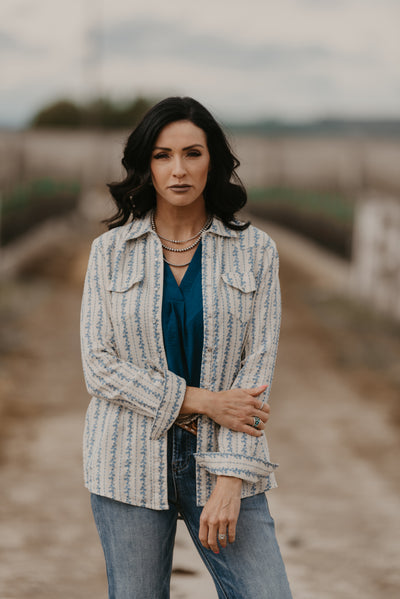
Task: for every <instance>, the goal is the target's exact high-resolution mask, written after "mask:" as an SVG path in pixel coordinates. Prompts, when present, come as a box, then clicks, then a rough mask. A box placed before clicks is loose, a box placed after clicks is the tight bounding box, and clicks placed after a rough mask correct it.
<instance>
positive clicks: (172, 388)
mask: <svg viewBox="0 0 400 599" xmlns="http://www.w3.org/2000/svg"><path fill="white" fill-rule="evenodd" d="M163 374H164V390H163V393H162V398H163V399H162V400H161V403H160V405H159V406H158V408H157V411H156V413H155V415H154V421H153V425H152V427H151V430H150V439H152V440H153V441H154V440H156V439H159V438H160V437H162V436H163V435H164V434H165V433H166V432H167V430H168V429H169V428H171V426H172V425H173V423H174V422H175V420H176V419H177V418H178V416H179V412H180V409H181V405H182V403H183V400H184V398H185V393H186V381H185V379H183V378H182V377H180V376H178V375H177V374H174V373H173V372H171V371H170V370H165V371H164V372H163Z"/></svg>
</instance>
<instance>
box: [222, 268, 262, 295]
mask: <svg viewBox="0 0 400 599" xmlns="http://www.w3.org/2000/svg"><path fill="white" fill-rule="evenodd" d="M222 279H223V280H224V281H225V283H227V284H228V285H230V286H231V287H236V288H237V289H240V291H243V292H244V293H250V292H251V291H255V290H256V280H255V278H254V275H253V273H252V272H236V271H231V272H224V273H222Z"/></svg>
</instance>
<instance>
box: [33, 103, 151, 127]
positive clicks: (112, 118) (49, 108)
mask: <svg viewBox="0 0 400 599" xmlns="http://www.w3.org/2000/svg"><path fill="white" fill-rule="evenodd" d="M154 103H155V100H154V99H149V98H144V97H141V96H139V97H137V98H134V99H133V100H132V101H127V102H114V101H112V100H110V99H109V98H95V99H94V100H91V101H89V102H87V103H79V102H75V101H73V100H71V99H68V98H61V99H59V100H56V101H54V102H51V103H50V104H47V105H46V106H44V107H43V108H41V109H40V110H38V112H37V113H36V114H35V115H34V116H33V118H32V120H31V123H30V126H31V127H34V128H40V127H43V128H44V127H61V128H66V129H84V128H100V129H117V128H124V127H131V126H132V125H135V124H136V123H137V122H138V121H139V120H140V119H141V118H142V116H143V115H144V114H145V112H147V110H148V109H149V108H150V107H151V106H153V104H154Z"/></svg>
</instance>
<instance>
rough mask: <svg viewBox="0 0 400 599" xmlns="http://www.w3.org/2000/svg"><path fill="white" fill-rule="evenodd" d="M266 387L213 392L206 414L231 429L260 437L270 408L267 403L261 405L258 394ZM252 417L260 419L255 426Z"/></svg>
mask: <svg viewBox="0 0 400 599" xmlns="http://www.w3.org/2000/svg"><path fill="white" fill-rule="evenodd" d="M266 388H267V385H262V386H261V387H254V388H252V389H230V390H229V391H219V392H217V393H214V397H213V398H212V399H211V401H210V403H209V406H208V412H207V416H209V417H210V418H212V420H214V421H215V422H218V424H220V425H221V426H225V427H227V428H230V429H232V430H233V431H239V432H241V433H247V434H248V435H252V436H253V437H260V436H261V435H262V434H263V432H262V431H263V429H264V428H265V424H266V422H267V421H268V418H269V412H270V408H269V405H268V404H267V403H265V404H264V405H262V402H261V400H260V399H258V396H259V395H261V393H263V391H265V389H266ZM254 417H256V418H259V419H260V423H259V424H258V426H257V428H256V427H255V426H254Z"/></svg>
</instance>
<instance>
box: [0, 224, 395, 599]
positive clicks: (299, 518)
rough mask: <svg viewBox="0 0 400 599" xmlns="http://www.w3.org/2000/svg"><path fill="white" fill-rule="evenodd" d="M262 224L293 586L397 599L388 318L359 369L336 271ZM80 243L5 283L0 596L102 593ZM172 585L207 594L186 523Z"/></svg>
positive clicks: (273, 436) (281, 515)
mask: <svg viewBox="0 0 400 599" xmlns="http://www.w3.org/2000/svg"><path fill="white" fill-rule="evenodd" d="M257 224H258V225H259V226H262V227H263V228H266V230H267V231H269V232H270V233H271V235H272V237H273V238H274V239H275V240H276V241H277V243H278V248H279V251H280V256H281V282H282V297H283V322H282V334H281V343H280V349H279V355H278V362H277V370H276V375H275V380H274V384H273V388H272V393H271V420H270V422H269V424H268V435H269V441H270V446H271V454H272V455H271V457H272V459H273V460H274V461H278V462H279V463H280V469H279V470H278V474H277V477H278V483H279V488H278V489H275V490H273V491H271V493H269V494H268V498H269V502H270V508H271V512H272V515H273V516H274V519H275V523H276V527H277V534H278V539H279V542H280V545H281V550H282V554H283V556H284V560H285V563H286V566H287V571H288V576H289V580H290V582H291V586H292V590H293V595H294V597H295V599H358V598H360V599H361V598H362V599H377V598H379V599H395V598H397V597H399V596H400V573H399V568H398V566H399V558H400V555H399V532H400V515H399V514H400V492H399V491H400V480H399V469H398V463H397V456H398V455H399V453H398V450H399V448H400V431H399V426H398V424H399V422H398V413H399V412H398V410H399V407H398V400H399V398H398V387H396V384H395V383H396V381H394V377H393V372H394V368H393V363H395V364H396V366H397V365H398V359H399V357H400V348H399V345H398V343H396V341H395V340H394V339H393V338H392V337H391V336H390V335H391V332H390V331H389V332H387V331H386V329H385V328H384V327H382V328H381V329H379V333H377V336H376V343H375V342H374V339H372V341H371V352H373V351H375V353H376V351H377V349H376V347H377V346H379V347H381V348H383V349H382V352H381V353H382V355H380V354H379V355H380V362H379V363H378V364H376V360H375V361H373V363H372V364H371V363H365V362H364V361H363V359H362V358H363V355H364V354H363V353H362V352H360V347H363V348H364V349H365V347H364V346H365V343H366V341H365V338H364V337H363V334H360V330H359V329H357V328H354V327H352V326H350V325H351V323H352V322H353V320H354V319H353V320H352V316H351V315H352V314H353V313H354V306H352V304H351V303H349V302H347V300H346V301H345V300H343V298H342V296H341V292H342V291H343V289H345V287H346V280H347V275H348V272H347V267H346V265H345V264H344V263H342V262H340V261H337V260H335V259H332V257H330V256H329V255H327V254H325V253H323V252H321V251H320V250H317V249H316V248H315V247H314V246H313V245H312V244H308V243H305V242H303V241H302V240H301V239H299V238H297V237H296V236H294V235H292V234H288V233H286V232H285V231H282V230H281V229H279V228H277V227H273V226H272V225H269V224H267V223H261V222H257ZM89 237H90V235H88V234H87V233H86V235H85V236H82V234H81V233H80V232H79V231H75V232H71V236H70V238H69V240H68V243H66V242H65V239H61V238H60V240H59V244H58V245H56V246H55V247H54V248H53V249H52V251H51V252H48V253H47V255H46V259H45V260H41V261H40V260H39V261H37V260H36V261H35V262H34V263H33V264H31V266H30V267H29V268H28V267H26V271H25V276H24V278H23V281H19V282H18V281H9V282H8V283H4V284H3V285H2V290H1V291H2V298H3V299H2V303H1V324H2V330H3V337H2V340H1V342H0V354H1V358H2V366H1V369H0V374H1V379H0V392H1V398H0V415H1V425H0V432H1V445H0V460H1V461H0V488H1V501H0V514H1V520H0V598H1V599H28V598H29V599H39V598H40V599H71V598H74V599H75V598H81V597H82V598H83V597H85V599H86V598H92V597H93V598H96V599H98V598H102V597H104V598H105V597H106V580H105V574H104V565H103V557H102V553H101V548H100V544H99V542H98V539H97V533H96V531H95V528H94V524H93V522H92V518H91V513H90V508H89V502H88V493H87V491H86V490H85V489H84V488H83V486H82V475H81V435H82V428H83V418H84V413H85V409H86V406H87V402H88V397H87V394H86V390H85V388H84V384H83V378H82V375H81V365H80V353H79V340H78V320H79V307H80V295H81V287H82V278H83V274H84V270H85V267H86V261H87V256H88V250H89V245H90V243H89ZM339 308H340V309H339ZM365 318H367V316H365V317H364V320H365ZM60 322H61V327H60V326H59V323H60ZM349 323H350V324H349ZM367 328H368V327H367ZM377 330H378V329H377ZM385 331H386V332H385ZM378 337H379V338H378ZM372 346H374V347H372ZM367 353H368V354H369V353H370V352H367ZM374 355H375V354H374ZM171 588H172V592H171V597H172V598H173V599H178V598H179V599H184V598H189V597H190V598H193V599H196V598H199V599H200V598H202V599H204V598H207V599H213V598H216V593H215V591H214V588H213V584H212V582H211V579H210V578H209V575H208V573H207V572H206V571H205V569H204V567H203V565H202V563H201V561H200V559H199V558H198V556H197V554H196V553H195V550H194V548H193V546H192V543H191V540H190V539H189V536H188V534H187V532H186V531H185V529H184V528H182V526H180V527H179V530H178V536H177V543H176V551H175V559H174V573H173V578H172V584H171Z"/></svg>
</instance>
